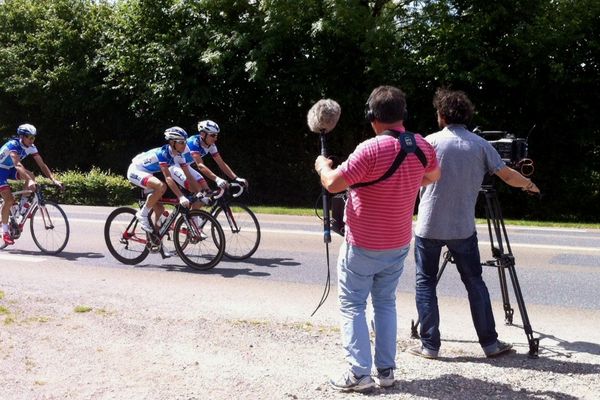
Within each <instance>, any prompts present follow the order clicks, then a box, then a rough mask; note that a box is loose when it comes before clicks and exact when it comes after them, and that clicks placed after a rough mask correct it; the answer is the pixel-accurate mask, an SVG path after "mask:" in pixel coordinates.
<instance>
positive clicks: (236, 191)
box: [229, 182, 246, 197]
mask: <svg viewBox="0 0 600 400" xmlns="http://www.w3.org/2000/svg"><path fill="white" fill-rule="evenodd" d="M245 190H246V187H245V186H244V185H241V184H239V183H235V182H232V183H230V184H229V192H230V193H231V197H240V196H241V195H242V193H244V191H245Z"/></svg>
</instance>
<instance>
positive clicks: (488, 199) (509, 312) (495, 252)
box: [411, 183, 540, 358]
mask: <svg viewBox="0 0 600 400" xmlns="http://www.w3.org/2000/svg"><path fill="white" fill-rule="evenodd" d="M480 193H481V194H482V195H483V197H484V198H485V205H484V206H485V216H486V219H487V226H488V232H489V235H490V244H491V247H492V257H493V258H494V259H493V260H489V261H486V262H483V263H481V265H483V266H489V267H496V268H497V269H498V278H499V279H500V290H501V292H502V302H503V303H504V323H505V324H506V325H512V322H513V314H514V310H513V308H512V307H511V305H510V299H509V295H508V285H507V282H506V271H507V270H508V274H509V275H510V280H511V282H512V286H513V289H514V291H515V297H516V299H517V306H518V307H519V312H520V313H521V319H522V321H523V329H524V330H525V335H526V336H527V342H528V343H529V353H528V354H529V357H531V358H537V357H538V350H539V342H540V339H539V338H534V337H533V330H532V329H531V324H530V322H529V316H528V315H527V309H526V308H525V301H524V300H523V294H522V292H521V286H520V285H519V279H518V278H517V271H516V270H515V257H514V256H513V253H512V250H511V248H510V242H509V241H508V235H507V233H506V227H505V226H504V218H502V211H501V209H500V202H499V201H498V195H497V193H496V189H494V186H493V185H492V184H486V183H484V184H483V185H482V186H481V190H480ZM505 246H506V249H505ZM449 262H450V263H453V264H454V263H455V262H454V259H453V258H452V255H451V254H450V251H446V253H445V254H444V262H443V263H442V265H441V267H440V270H439V272H438V274H437V282H439V281H440V278H441V277H442V274H443V273H444V269H445V268H446V265H448V263H449ZM419 322H420V321H418V320H417V323H415V322H414V320H413V321H411V337H413V338H419V333H418V331H417V328H418V326H419Z"/></svg>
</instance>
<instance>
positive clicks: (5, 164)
mask: <svg viewBox="0 0 600 400" xmlns="http://www.w3.org/2000/svg"><path fill="white" fill-rule="evenodd" d="M12 152H16V153H17V154H18V155H19V157H20V158H21V160H22V159H24V158H25V157H27V156H28V155H30V154H37V153H38V150H37V147H35V146H34V145H33V144H32V145H31V146H29V147H25V146H24V145H23V143H21V141H20V140H19V139H11V140H9V141H8V142H6V143H5V144H4V146H2V148H0V168H1V169H11V168H14V167H15V165H14V163H13V160H12V157H11V156H10V153H12Z"/></svg>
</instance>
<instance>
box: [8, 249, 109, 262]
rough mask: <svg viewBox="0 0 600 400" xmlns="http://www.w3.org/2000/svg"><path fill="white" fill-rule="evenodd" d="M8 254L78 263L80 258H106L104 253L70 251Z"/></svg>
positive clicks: (22, 251) (26, 251)
mask: <svg viewBox="0 0 600 400" xmlns="http://www.w3.org/2000/svg"><path fill="white" fill-rule="evenodd" d="M5 253H6V254H22V255H27V256H43V257H54V258H62V259H64V260H68V261H77V260H79V259H80V258H104V257H105V255H104V254H102V253H92V252H80V253H74V252H70V251H61V252H60V253H58V254H45V253H42V252H41V251H39V250H36V251H33V250H12V251H8V252H5Z"/></svg>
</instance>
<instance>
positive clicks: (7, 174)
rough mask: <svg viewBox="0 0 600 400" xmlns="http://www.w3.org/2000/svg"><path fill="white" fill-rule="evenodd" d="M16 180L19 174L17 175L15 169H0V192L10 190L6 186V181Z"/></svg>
mask: <svg viewBox="0 0 600 400" xmlns="http://www.w3.org/2000/svg"><path fill="white" fill-rule="evenodd" d="M9 179H11V180H16V179H19V174H18V173H17V169H16V168H8V169H4V168H0V190H6V189H9V190H10V186H9V185H8V182H7V181H8V180H9Z"/></svg>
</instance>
